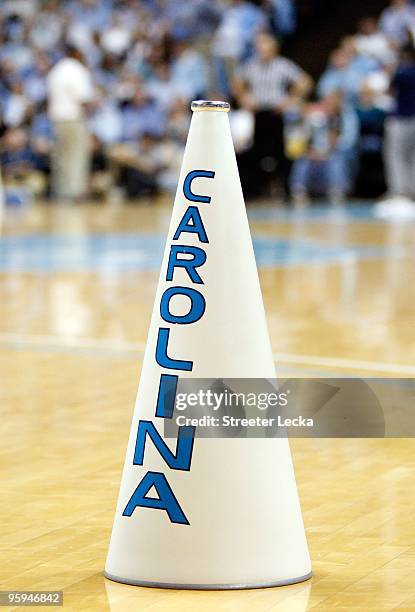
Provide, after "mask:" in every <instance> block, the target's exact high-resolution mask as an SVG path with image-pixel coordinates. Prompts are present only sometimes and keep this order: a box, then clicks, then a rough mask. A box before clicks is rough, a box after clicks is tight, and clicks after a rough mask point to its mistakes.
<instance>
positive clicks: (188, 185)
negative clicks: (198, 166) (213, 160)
mask: <svg viewBox="0 0 415 612" xmlns="http://www.w3.org/2000/svg"><path fill="white" fill-rule="evenodd" d="M195 178H210V179H213V178H215V173H214V172H212V171H211V170H192V171H191V172H189V174H188V175H187V176H186V178H185V179H184V183H183V193H184V197H185V198H186V200H189V201H190V202H204V203H205V204H210V201H211V199H212V198H211V197H210V196H204V195H197V194H196V193H193V191H192V182H193V181H194V179H195Z"/></svg>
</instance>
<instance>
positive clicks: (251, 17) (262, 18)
mask: <svg viewBox="0 0 415 612" xmlns="http://www.w3.org/2000/svg"><path fill="white" fill-rule="evenodd" d="M274 10H275V11H276V12H277V7H275V9H274ZM266 27H267V16H266V14H265V12H264V11H263V10H262V9H261V8H260V7H258V6H255V5H254V4H252V3H251V2H246V1H245V0H233V2H232V3H231V6H230V7H229V8H228V9H227V10H226V11H223V14H222V19H221V22H220V24H219V27H218V29H217V30H216V32H215V35H214V37H213V40H212V45H211V49H212V54H213V56H214V58H215V68H216V78H217V81H218V86H219V89H220V91H222V92H223V93H224V94H228V93H229V91H230V88H229V82H230V79H231V78H232V75H233V73H234V71H235V68H236V64H237V62H239V61H241V60H244V59H246V58H247V56H248V55H249V52H250V51H251V50H252V47H253V43H254V40H255V36H256V35H257V34H258V33H259V32H260V31H261V30H265V29H266Z"/></svg>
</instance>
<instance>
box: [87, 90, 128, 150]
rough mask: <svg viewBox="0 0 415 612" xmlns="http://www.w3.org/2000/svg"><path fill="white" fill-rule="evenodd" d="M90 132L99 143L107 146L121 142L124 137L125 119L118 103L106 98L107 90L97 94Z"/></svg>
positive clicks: (90, 115) (91, 114) (91, 113)
mask: <svg viewBox="0 0 415 612" xmlns="http://www.w3.org/2000/svg"><path fill="white" fill-rule="evenodd" d="M88 126H89V130H90V132H91V133H92V134H93V136H95V137H96V138H97V139H98V141H99V142H101V143H102V144H103V145H105V146H107V145H110V144H113V143H114V142H120V141H121V140H122V136H123V118H122V114H121V110H120V108H119V105H118V102H117V101H116V100H114V99H113V98H109V97H106V95H105V90H103V89H99V90H98V91H97V92H96V96H95V99H94V101H93V102H92V104H91V108H90V110H89V117H88Z"/></svg>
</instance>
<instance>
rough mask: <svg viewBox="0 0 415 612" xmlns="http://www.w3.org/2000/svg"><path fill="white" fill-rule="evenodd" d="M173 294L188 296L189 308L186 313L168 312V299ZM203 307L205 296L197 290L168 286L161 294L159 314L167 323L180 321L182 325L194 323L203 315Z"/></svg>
mask: <svg viewBox="0 0 415 612" xmlns="http://www.w3.org/2000/svg"><path fill="white" fill-rule="evenodd" d="M175 295H185V296H187V297H188V298H190V310H189V312H188V313H187V314H185V315H173V314H172V313H171V312H170V300H171V298H172V297H174V296H175ZM205 309H206V301H205V298H204V297H203V295H202V294H201V293H199V291H196V289H192V288H191V287H169V288H168V289H166V291H165V292H164V293H163V295H162V296H161V302H160V314H161V316H162V317H163V319H164V320H165V321H166V322H167V323H181V324H182V325H183V324H185V325H188V324H189V323H195V322H196V321H199V319H201V318H202V317H203V314H204V312H205Z"/></svg>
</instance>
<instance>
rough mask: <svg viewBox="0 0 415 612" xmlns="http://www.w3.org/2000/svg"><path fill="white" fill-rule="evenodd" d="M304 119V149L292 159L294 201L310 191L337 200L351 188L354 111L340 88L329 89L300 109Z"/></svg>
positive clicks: (355, 126) (304, 200) (355, 134)
mask: <svg viewBox="0 0 415 612" xmlns="http://www.w3.org/2000/svg"><path fill="white" fill-rule="evenodd" d="M304 122H305V134H306V144H305V153H304V154H303V155H302V156H301V157H299V158H298V159H296V160H295V161H294V164H293V167H292V171H291V176H290V187H291V193H292V195H293V198H294V201H295V203H296V204H298V205H300V204H305V203H307V201H308V197H309V193H311V192H313V193H315V194H318V195H328V196H329V198H330V199H331V200H332V201H333V202H341V201H343V199H344V197H345V195H346V194H347V193H348V192H349V190H350V188H351V178H352V174H353V153H354V148H355V145H356V142H357V137H358V129H359V125H358V120H357V116H356V113H355V112H354V111H353V109H352V108H351V107H350V106H348V105H347V104H345V103H344V101H343V98H342V94H341V92H333V93H331V94H329V95H327V96H326V97H325V99H324V100H322V102H321V103H320V104H318V105H311V106H309V107H308V108H306V109H305V110H304Z"/></svg>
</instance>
